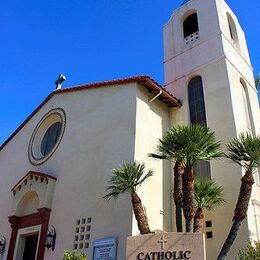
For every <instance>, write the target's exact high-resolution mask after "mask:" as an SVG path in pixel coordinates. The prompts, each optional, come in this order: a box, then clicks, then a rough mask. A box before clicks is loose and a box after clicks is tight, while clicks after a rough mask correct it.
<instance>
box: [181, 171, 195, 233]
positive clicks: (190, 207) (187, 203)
mask: <svg viewBox="0 0 260 260" xmlns="http://www.w3.org/2000/svg"><path fill="white" fill-rule="evenodd" d="M182 191H183V213H184V217H185V220H186V232H191V231H192V220H193V218H194V215H195V195H194V173H193V167H186V169H185V171H184V174H183V177H182Z"/></svg>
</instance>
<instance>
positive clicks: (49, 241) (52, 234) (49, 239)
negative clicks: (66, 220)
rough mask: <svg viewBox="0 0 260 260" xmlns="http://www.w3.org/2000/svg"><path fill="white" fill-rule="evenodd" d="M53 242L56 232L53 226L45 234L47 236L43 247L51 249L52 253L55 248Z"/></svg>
mask: <svg viewBox="0 0 260 260" xmlns="http://www.w3.org/2000/svg"><path fill="white" fill-rule="evenodd" d="M55 242H56V231H55V228H54V226H51V227H50V228H49V230H48V232H47V236H46V243H45V246H46V247H47V248H48V249H50V248H51V249H52V251H53V250H54V248H55Z"/></svg>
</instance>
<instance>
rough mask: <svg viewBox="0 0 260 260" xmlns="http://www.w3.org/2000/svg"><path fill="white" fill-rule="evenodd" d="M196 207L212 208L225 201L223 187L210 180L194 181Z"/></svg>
mask: <svg viewBox="0 0 260 260" xmlns="http://www.w3.org/2000/svg"><path fill="white" fill-rule="evenodd" d="M194 192H195V199H196V203H197V207H198V208H201V209H207V210H212V209H214V208H215V207H217V206H219V205H221V204H222V203H224V202H225V200H224V195H223V188H222V187H221V186H219V185H218V184H217V183H216V182H214V181H212V180H203V179H198V180H196V181H195V183H194Z"/></svg>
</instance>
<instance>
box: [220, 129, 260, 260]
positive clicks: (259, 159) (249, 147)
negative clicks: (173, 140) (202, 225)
mask: <svg viewBox="0 0 260 260" xmlns="http://www.w3.org/2000/svg"><path fill="white" fill-rule="evenodd" d="M227 149H228V153H227V155H226V156H227V157H228V158H229V159H231V160H232V161H233V162H235V163H237V164H238V165H240V166H242V167H243V169H244V171H245V174H244V176H243V177H242V178H241V186H240V192H239V196H238V200H237V204H236V208H235V212H234V216H233V224H232V227H231V229H230V231H229V234H228V237H227V239H226V241H225V243H224V245H223V247H222V249H221V251H220V253H219V255H218V260H223V259H225V258H226V255H227V254H228V252H229V250H230V248H231V246H232V245H233V243H234V241H235V239H236V237H237V233H238V230H239V228H240V225H241V223H242V221H243V220H244V219H245V217H246V214H247V210H248V204H249V201H250V197H251V192H252V187H253V184H254V177H253V172H254V170H255V169H257V168H258V167H259V166H260V136H257V137H253V136H251V135H250V134H248V133H246V134H241V135H240V136H239V138H233V139H232V140H231V142H230V143H229V144H228V145H227Z"/></svg>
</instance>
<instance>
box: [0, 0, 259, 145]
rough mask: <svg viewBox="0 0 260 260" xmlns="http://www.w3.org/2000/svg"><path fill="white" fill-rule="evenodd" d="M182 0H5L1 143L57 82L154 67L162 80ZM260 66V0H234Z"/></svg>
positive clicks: (1, 4)
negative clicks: (165, 30)
mask: <svg viewBox="0 0 260 260" xmlns="http://www.w3.org/2000/svg"><path fill="white" fill-rule="evenodd" d="M182 1H183V0H178V1H177V0H175V1H174V0H164V1H162V0H142V1H140V0H131V1H130V0H121V1H120V0H96V1H93V0H92V1H91V0H77V1H76V0H74V1H71V0H37V1H35V0H27V1H20V0H19V1H18V0H1V1H0V35H1V41H0V91H1V107H0V143H2V142H3V141H4V140H5V139H6V138H7V137H8V136H9V135H10V134H11V133H12V132H13V131H14V130H15V129H16V128H17V127H18V126H19V125H20V123H22V122H23V120H24V119H25V118H26V117H27V116H28V115H29V114H30V113H31V112H32V111H33V109H34V108H35V107H36V106H37V105H38V104H39V103H40V102H41V101H42V100H43V99H44V98H45V97H46V96H47V95H48V94H49V93H50V92H51V91H52V90H53V88H54V84H53V82H54V81H55V79H56V77H57V75H58V74H59V73H64V74H65V75H66V76H67V81H66V82H65V83H64V87H66V86H72V85H77V84H83V83H89V82H94V81H102V80H109V79H114V78H121V77H127V76H133V75H140V74H149V75H151V76H152V77H153V78H155V79H156V80H157V81H159V82H160V83H163V64H162V61H163V45H162V40H163V39H162V27H163V24H164V23H165V22H167V20H168V19H169V17H170V16H171V13H172V11H173V10H174V9H175V8H176V7H178V6H179V5H180V4H181V2H182ZM227 2H228V4H229V5H230V6H231V8H232V9H233V10H234V11H235V13H236V14H237V16H238V18H239V20H240V23H241V25H242V27H243V29H244V30H245V33H246V37H247V41H248V47H249V51H250V56H251V59H252V64H253V67H254V68H255V72H259V71H260V44H259V42H260V24H259V11H260V1H259V0H251V1H245V0H244V1H237V0H228V1H227Z"/></svg>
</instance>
